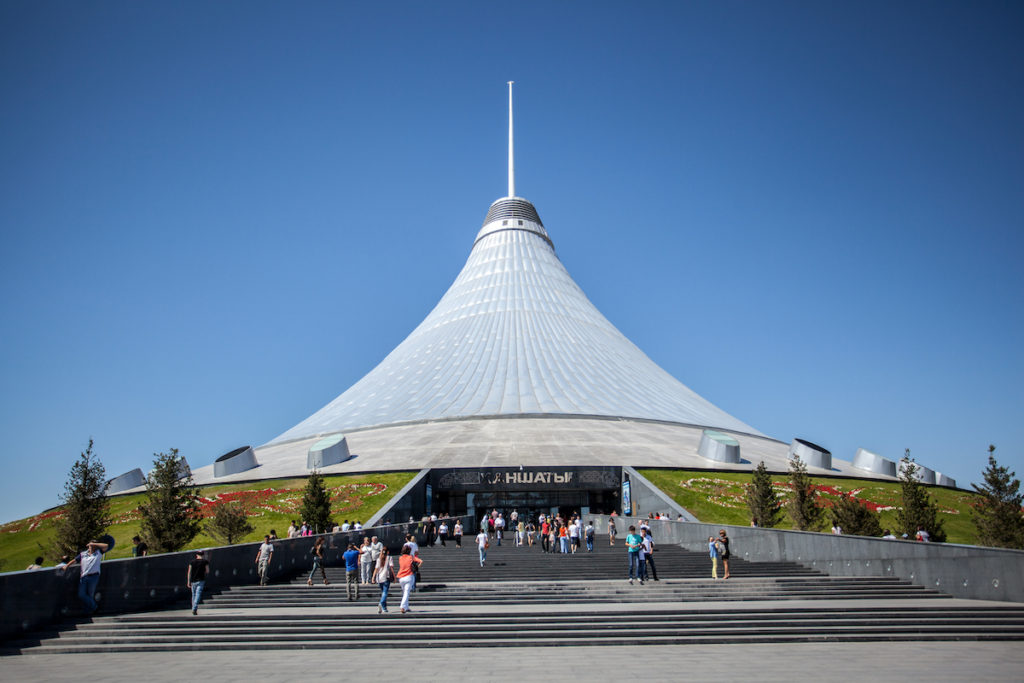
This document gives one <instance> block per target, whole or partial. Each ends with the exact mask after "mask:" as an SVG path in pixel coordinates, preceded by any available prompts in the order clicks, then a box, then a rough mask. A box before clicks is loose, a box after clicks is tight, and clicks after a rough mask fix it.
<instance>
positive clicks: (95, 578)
mask: <svg viewBox="0 0 1024 683" xmlns="http://www.w3.org/2000/svg"><path fill="white" fill-rule="evenodd" d="M109 548H110V545H109V544H107V543H101V542H100V541H89V542H88V543H86V544H85V550H83V551H82V552H80V553H78V555H77V556H75V559H73V560H71V561H70V562H68V564H67V567H71V566H73V565H74V564H75V563H78V564H80V565H81V566H82V575H81V578H80V579H79V580H78V599H79V600H81V601H82V604H83V605H84V606H85V611H86V613H87V614H92V613H93V612H95V611H96V610H97V609H99V605H97V604H96V599H95V597H94V596H95V595H96V586H97V585H99V582H100V563H101V562H102V561H103V553H105V552H107V550H108V549H109ZM67 567H65V568H67Z"/></svg>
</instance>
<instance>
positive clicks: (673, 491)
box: [639, 469, 978, 543]
mask: <svg viewBox="0 0 1024 683" xmlns="http://www.w3.org/2000/svg"><path fill="white" fill-rule="evenodd" d="M639 472H640V474H642V475H643V476H645V477H647V478H648V479H649V480H650V481H651V482H652V483H653V484H654V485H656V486H657V487H658V488H659V489H661V490H662V491H664V492H665V493H666V494H668V495H669V496H670V497H671V498H672V499H673V500H674V501H676V502H677V503H679V504H680V505H681V506H683V507H684V508H686V509H687V510H689V511H690V512H691V513H692V514H693V515H694V516H695V517H696V518H697V519H699V520H701V521H702V522H709V523H711V524H739V525H747V524H750V511H749V510H748V509H747V505H746V502H745V498H744V488H745V487H746V485H747V484H749V483H750V478H751V474H750V473H749V472H700V471H691V470H662V469H652V470H639ZM812 481H813V482H814V484H815V486H816V487H817V488H818V493H819V495H820V496H821V499H822V501H823V502H824V504H825V505H826V506H828V505H830V504H831V503H830V501H832V500H835V498H836V497H837V496H839V495H845V494H848V493H853V495H854V496H855V497H857V498H859V499H861V500H864V501H867V502H868V503H869V505H870V506H872V507H873V508H875V509H877V510H878V512H879V514H880V515H881V520H880V523H881V525H882V528H883V529H886V528H889V529H895V527H896V508H897V506H898V505H899V502H900V485H899V484H898V483H888V482H879V481H871V480H866V479H831V478H819V477H812ZM772 482H773V483H774V484H775V486H776V489H777V492H778V493H779V496H780V498H783V497H784V496H785V495H786V492H787V491H788V490H789V489H788V487H787V485H786V482H787V477H786V476H785V475H773V476H772ZM928 492H929V494H930V495H931V496H932V498H933V500H935V501H936V503H937V504H938V506H939V511H940V512H939V517H940V519H942V524H943V528H944V529H945V531H946V537H947V538H946V540H947V542H949V543H974V542H975V535H974V534H975V532H974V524H973V523H972V522H971V503H972V502H973V501H975V500H977V499H978V495H977V494H975V493H969V492H967V491H953V490H950V489H945V488H940V487H937V486H929V487H928ZM645 512H646V511H645ZM829 526H831V522H830V523H829ZM777 528H780V529H792V528H793V526H792V524H791V523H790V521H789V517H787V516H784V517H783V521H782V523H781V524H780V525H779V526H778V527H777Z"/></svg>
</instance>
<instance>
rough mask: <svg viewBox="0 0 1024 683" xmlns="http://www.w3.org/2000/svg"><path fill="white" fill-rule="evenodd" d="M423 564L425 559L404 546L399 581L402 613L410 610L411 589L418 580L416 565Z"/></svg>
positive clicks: (400, 560) (399, 562)
mask: <svg viewBox="0 0 1024 683" xmlns="http://www.w3.org/2000/svg"><path fill="white" fill-rule="evenodd" d="M421 564H423V560H421V559H420V558H419V557H418V556H415V555H413V554H412V551H411V549H410V548H409V546H405V547H404V548H402V556H401V557H399V558H398V583H400V584H401V585H402V614H405V613H406V612H408V611H409V591H411V590H412V587H413V584H414V583H415V582H416V573H415V571H416V570H415V569H414V567H417V566H419V565H421Z"/></svg>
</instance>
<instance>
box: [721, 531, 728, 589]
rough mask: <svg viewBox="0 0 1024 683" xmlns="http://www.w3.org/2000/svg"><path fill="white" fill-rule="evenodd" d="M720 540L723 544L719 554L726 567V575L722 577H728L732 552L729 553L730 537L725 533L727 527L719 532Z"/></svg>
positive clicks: (723, 566)
mask: <svg viewBox="0 0 1024 683" xmlns="http://www.w3.org/2000/svg"><path fill="white" fill-rule="evenodd" d="M718 542H719V544H721V546H722V547H721V550H720V551H719V555H720V556H721V558H722V568H723V569H725V576H723V577H722V578H723V579H728V578H729V557H730V553H729V537H728V536H726V535H725V529H722V530H721V531H719V532H718Z"/></svg>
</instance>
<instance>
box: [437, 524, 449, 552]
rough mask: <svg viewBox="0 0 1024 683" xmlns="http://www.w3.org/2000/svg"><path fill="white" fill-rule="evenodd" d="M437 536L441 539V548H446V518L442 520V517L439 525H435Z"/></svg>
mask: <svg viewBox="0 0 1024 683" xmlns="http://www.w3.org/2000/svg"><path fill="white" fill-rule="evenodd" d="M437 537H438V539H439V540H440V541H441V547H442V548H447V547H448V543H446V541H447V540H448V521H447V520H444V519H442V520H441V524H440V526H438V527H437Z"/></svg>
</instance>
